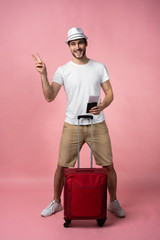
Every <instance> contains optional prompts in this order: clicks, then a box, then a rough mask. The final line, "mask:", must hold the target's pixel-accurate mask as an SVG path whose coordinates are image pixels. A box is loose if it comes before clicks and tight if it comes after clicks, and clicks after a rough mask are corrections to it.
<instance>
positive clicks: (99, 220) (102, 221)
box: [97, 218, 106, 227]
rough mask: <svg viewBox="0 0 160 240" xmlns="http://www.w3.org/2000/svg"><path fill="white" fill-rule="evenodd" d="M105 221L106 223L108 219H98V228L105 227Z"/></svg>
mask: <svg viewBox="0 0 160 240" xmlns="http://www.w3.org/2000/svg"><path fill="white" fill-rule="evenodd" d="M105 221H106V218H102V219H97V223H98V226H100V227H103V225H104V223H105Z"/></svg>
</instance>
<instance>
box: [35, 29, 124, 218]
mask: <svg viewBox="0 0 160 240" xmlns="http://www.w3.org/2000/svg"><path fill="white" fill-rule="evenodd" d="M66 43H67V44H68V46H69V49H70V51H71V53H72V55H73V59H72V61H70V62H68V63H67V64H65V65H63V66H60V67H59V68H58V69H57V71H56V72H55V74H54V77H53V80H52V83H51V84H50V83H49V81H48V78H47V70H46V65H45V63H44V62H43V61H42V60H41V58H40V56H39V55H38V54H37V57H35V56H34V55H32V56H33V58H34V60H35V63H36V69H37V71H38V72H39V73H40V75H41V81H42V89H43V93H44V97H45V99H46V100H47V101H48V102H51V101H53V100H54V99H55V98H56V96H57V94H58V92H59V90H60V88H61V86H62V85H63V86H64V89H65V92H66V95H67V107H66V119H65V123H64V127H63V132H62V137H61V143H60V149H59V159H58V165H57V169H56V172H55V176H54V198H53V200H52V201H51V203H50V204H49V206H47V207H46V208H45V209H44V210H43V211H42V212H41V215H42V216H44V217H47V216H50V215H52V214H53V213H55V212H58V211H61V210H62V205H61V192H62V189H63V177H64V168H67V167H74V165H75V162H76V160H77V139H78V137H77V132H78V131H77V124H78V122H77V116H78V115H85V114H86V107H87V102H88V100H89V97H90V96H98V97H99V103H98V105H97V106H95V107H93V108H91V110H90V114H93V123H94V125H93V154H94V158H95V161H96V164H97V165H100V166H102V167H104V168H106V169H107V172H108V190H109V194H110V200H109V205H108V209H109V210H110V211H111V212H113V213H114V214H115V215H116V216H117V217H125V212H124V211H123V209H122V208H121V206H120V204H119V202H118V201H117V196H116V188H117V176H116V172H115V170H114V166H113V161H112V149H111V143H110V137H109V133H108V129H107V126H106V123H105V117H104V114H103V110H104V109H105V108H106V107H108V106H109V104H110V103H111V102H112V100H113V91H112V87H111V84H110V80H109V75H108V72H107V69H106V67H105V65H104V64H102V63H100V62H96V61H94V60H91V59H89V58H88V57H87V56H86V47H87V44H88V43H87V37H86V36H85V35H84V32H83V31H82V29H81V28H71V29H70V30H69V31H68V40H67V41H66ZM101 87H102V89H103V91H104V94H105V97H104V99H103V101H102V102H101V101H100V94H101ZM90 131H91V125H90V121H89V120H88V119H81V122H80V148H81V147H82V146H83V144H84V143H85V142H86V143H87V144H88V145H89V146H90Z"/></svg>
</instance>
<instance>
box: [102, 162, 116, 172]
mask: <svg viewBox="0 0 160 240" xmlns="http://www.w3.org/2000/svg"><path fill="white" fill-rule="evenodd" d="M103 168H105V169H106V170H107V172H115V170H114V166H113V164H111V165H109V166H103Z"/></svg>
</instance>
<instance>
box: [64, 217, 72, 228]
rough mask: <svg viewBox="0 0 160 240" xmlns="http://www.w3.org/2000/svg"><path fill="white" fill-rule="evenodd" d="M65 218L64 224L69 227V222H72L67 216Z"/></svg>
mask: <svg viewBox="0 0 160 240" xmlns="http://www.w3.org/2000/svg"><path fill="white" fill-rule="evenodd" d="M64 220H65V223H64V225H63V226H64V227H65V228H68V227H69V224H70V223H71V220H69V219H67V218H65V219H64Z"/></svg>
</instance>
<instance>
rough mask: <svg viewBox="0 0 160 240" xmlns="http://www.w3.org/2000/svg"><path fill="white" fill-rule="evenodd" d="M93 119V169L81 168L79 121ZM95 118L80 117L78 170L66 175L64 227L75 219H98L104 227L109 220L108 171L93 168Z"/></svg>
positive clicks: (71, 170)
mask: <svg viewBox="0 0 160 240" xmlns="http://www.w3.org/2000/svg"><path fill="white" fill-rule="evenodd" d="M80 118H91V168H79V119H80ZM92 135H93V116H90V115H82V116H78V168H68V169H65V173H64V219H65V223H64V227H68V226H69V224H70V223H71V220H74V219H96V220H97V222H98V225H99V226H103V224H104V223H105V221H106V219H107V171H106V169H104V168H92V151H93V141H92Z"/></svg>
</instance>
